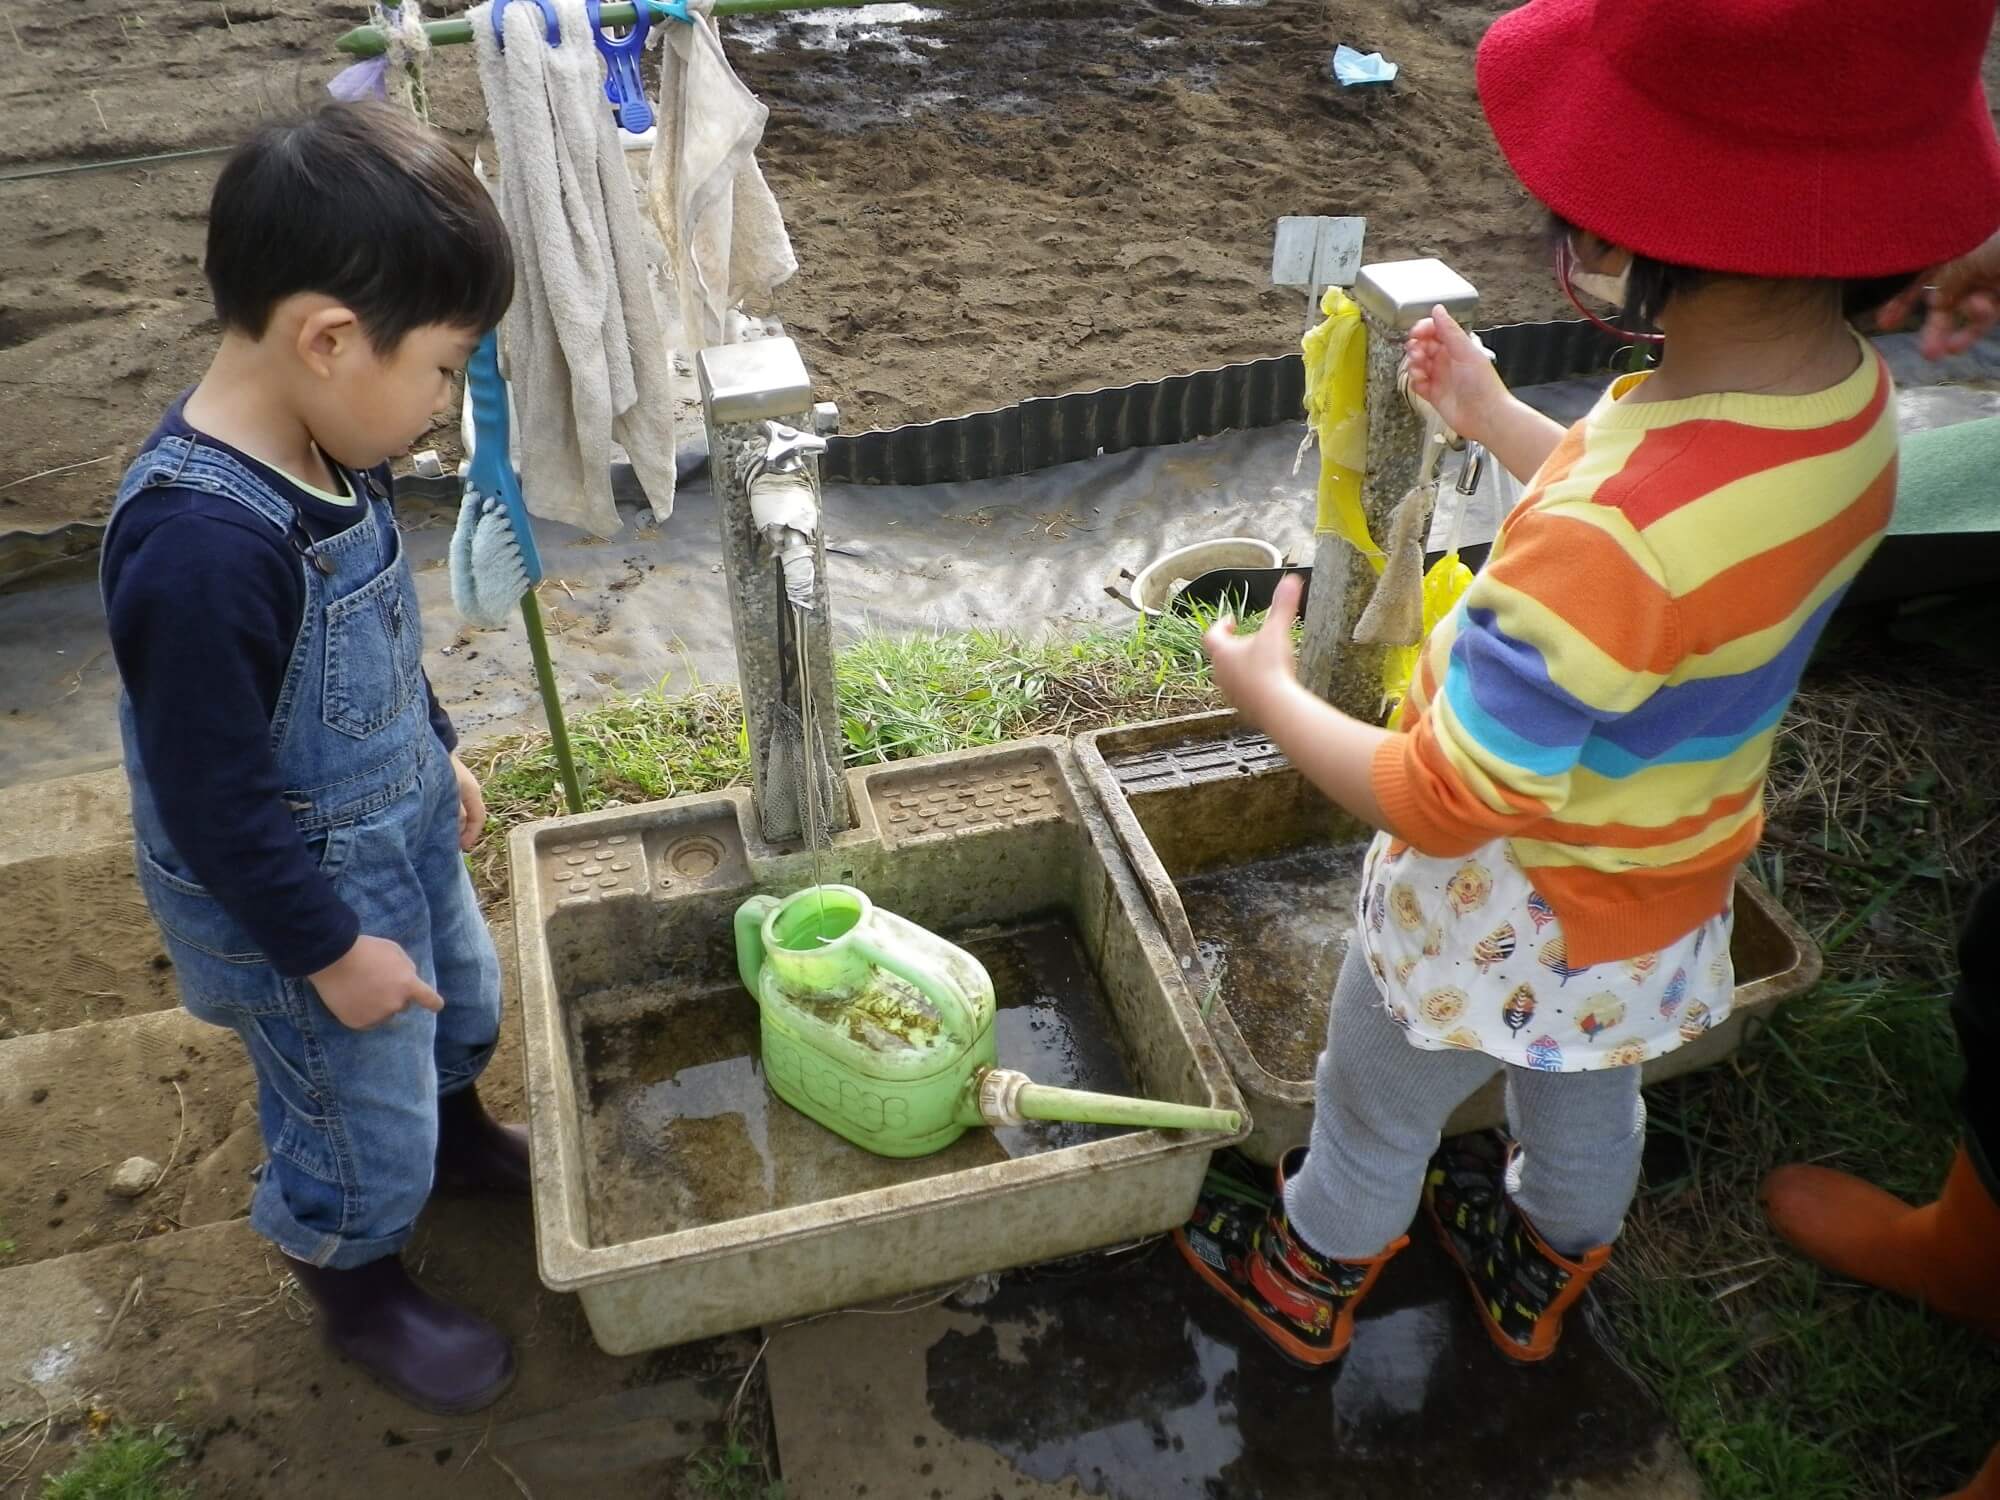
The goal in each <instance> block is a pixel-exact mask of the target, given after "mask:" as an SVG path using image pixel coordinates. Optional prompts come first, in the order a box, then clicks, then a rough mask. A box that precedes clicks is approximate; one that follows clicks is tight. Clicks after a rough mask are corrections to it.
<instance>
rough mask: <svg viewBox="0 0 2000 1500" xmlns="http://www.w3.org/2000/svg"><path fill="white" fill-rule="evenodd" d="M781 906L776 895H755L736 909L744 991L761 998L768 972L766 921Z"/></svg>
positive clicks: (738, 962) (739, 969)
mask: <svg viewBox="0 0 2000 1500" xmlns="http://www.w3.org/2000/svg"><path fill="white" fill-rule="evenodd" d="M777 905H778V900H777V898H776V897H775V896H752V897H751V898H750V899H749V900H748V901H745V902H744V903H743V904H742V905H741V906H739V907H737V908H736V972H737V973H738V974H740V975H742V976H743V988H744V989H746V990H748V991H749V992H750V993H751V995H752V996H753V997H756V998H758V999H761V998H762V997H761V995H760V994H759V990H758V987H759V982H760V980H761V977H762V975H763V972H764V919H765V918H766V917H768V916H770V915H771V912H772V911H773V910H774V909H775V908H776V907H777Z"/></svg>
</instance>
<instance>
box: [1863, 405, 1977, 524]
mask: <svg viewBox="0 0 2000 1500" xmlns="http://www.w3.org/2000/svg"><path fill="white" fill-rule="evenodd" d="M1967 532H1986V533H1992V532H2000V417H1982V418H1980V419H1979V420H1978V421H1976V422H1957V423H1954V424H1953V425H1951V426H1949V427H1933V428H1929V429H1927V430H1926V431H1923V432H1911V433H1905V434H1904V436H1903V461H1902V469H1901V472H1900V475H1899V477H1898V482H1897V485H1896V516H1895V519H1894V520H1892V521H1891V522H1890V523H1889V535H1890V536H1892V537H1900V536H1940V535H1943V534H1946V533H1950V534H1953V535H1961V534H1964V533H1967Z"/></svg>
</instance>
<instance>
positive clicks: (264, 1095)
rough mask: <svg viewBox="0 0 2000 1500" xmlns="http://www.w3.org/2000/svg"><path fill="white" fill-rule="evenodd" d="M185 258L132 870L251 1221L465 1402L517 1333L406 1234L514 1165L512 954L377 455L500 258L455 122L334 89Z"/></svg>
mask: <svg viewBox="0 0 2000 1500" xmlns="http://www.w3.org/2000/svg"><path fill="white" fill-rule="evenodd" d="M204 270H205V272H206V274H207V277H208V282H209V286H210V288H211V290H212V291H213V293H214V298H215V312H216V317H217V320H218V321H219V322H220V324H221V326H222V337H221V343H220V345H219V347H218V348H217V350H216V353H215V357H214V360H213V362H212V363H211V364H210V365H209V367H208V372H207V373H206V374H205V375H203V377H202V379H201V382H200V384H198V385H197V386H195V388H194V389H193V390H192V391H190V392H189V393H188V394H187V395H185V396H183V397H182V398H180V399H179V400H177V401H175V402H174V404H173V405H172V406H171V407H170V408H169V409H168V411H167V414H166V416H165V417H164V418H163V419H162V421H161V422H160V425H159V427H158V428H157V429H156V430H155V431H154V433H153V434H152V436H151V437H150V438H149V439H148V440H147V443H146V445H145V448H144V450H143V451H142V452H141V453H140V455H139V457H138V459H137V460H136V461H135V462H134V463H133V464H132V466H131V468H130V469H129V470H128V471H127V472H126V475H125V480H124V483H123V484H122V485H121V487H120V489H119V492H118V498H117V502H116V504H115V506H114V507H113V510H112V516H111V522H110V525H109V527H108V529H107V532H106V535H105V540H104V554H103V576H102V583H103V590H104V604H105V610H106V613H107V614H108V615H109V617H110V626H111V645H112V652H113V655H114V656H115V657H116V659H117V662H118V670H119V675H120V676H121V677H122V678H123V680H124V687H125V696H124V698H123V700H122V702H121V703H120V714H119V716H120V723H121V727H122V730H123V735H124V746H125V770H126V774H127V776H128V777H129V778H130V781H131V785H132V823H133V831H134V834H135V835H136V839H137V844H138V865H139V880H140V884H141V886H142V888H143V889H144V891H145V894H146V900H147V903H148V905H150V906H151V908H152V911H153V915H154V917H155V919H156V920H157V921H158V922H159V924H160V929H161V932H162V933H163V934H164V935H165V938H166V944H167V948H168V951H169V952H170V953H171V955H172V957H173V961H174V968H175V971H176V976H177V978H178V980H179V983H180V988H181V995H182V998H183V1001H184V1003H185V1004H186V1006H187V1008H188V1010H189V1011H190V1012H191V1013H192V1014H194V1015H196V1016H199V1017H200V1018H201V1019H203V1020H205V1021H210V1022H213V1023H214V1024H216V1025H219V1026H227V1027H229V1028H230V1029H231V1030H233V1031H235V1032H236V1033H237V1034H238V1035H239V1036H240V1037H241V1038H242V1039H243V1043H244V1046H245V1047H246V1048H247V1049H248V1051H249V1054H250V1060H251V1063H252V1065H253V1066H254V1068H255V1070H256V1074H257V1106H258V1119H259V1123H260V1125H261V1126H262V1130H263V1135H264V1144H265V1149H266V1152H267V1155H268V1158H269V1159H268V1161H267V1162H266V1164H265V1167H264V1169H263V1173H262V1176H261V1177H260V1179H259V1180H258V1183H257V1188H256V1193H255V1196H254V1198H253V1200H252V1204H251V1212H250V1222H251V1224H252V1225H253V1226H254V1227H255V1228H256V1229H257V1230H258V1232H259V1233H261V1234H263V1235H265V1236H266V1237H268V1238H269V1239H270V1240H271V1241H272V1242H273V1243H274V1244H275V1245H276V1246H277V1247H278V1249H279V1250H281V1251H282V1252H283V1253H284V1255H285V1257H286V1258H287V1260H288V1261H289V1262H290V1265H291V1269H292V1270H293V1272H294V1273H295V1274H296V1276H297V1277H298V1280H299V1283H300V1284H301V1285H302V1286H303V1287H304V1288H305V1289H306V1291H307V1292H308V1293H309V1294H310V1295H311V1297H312V1299H313V1301H314V1302H315V1303H316V1304H317V1305H318V1307H319V1309H320V1313H321V1317H322V1321H323V1325H324V1328H325V1332H326V1336H327V1339H328V1341H329V1343H331V1345H332V1346H333V1347H334V1348H335V1349H336V1350H337V1351H338V1352H340V1353H342V1354H344V1355H346V1356H347V1357H348V1358H350V1359H352V1360H354V1361H355V1362H356V1363H358V1364H359V1365H361V1366H362V1367H363V1368H364V1369H366V1370H367V1371H368V1372H369V1373H370V1374H371V1375H373V1376H375V1377H376V1378H377V1379H379V1380H380V1381H382V1382H383V1383H384V1384H385V1385H387V1386H389V1387H390V1388H391V1389H392V1390H394V1391H396V1392H397V1393H398V1394H399V1395H401V1396H402V1397H404V1398H405V1399H407V1400H409V1401H411V1402H413V1403H414V1404H416V1405H418V1406H422V1407H425V1408H427V1409H429V1410H432V1411H438V1412H450V1413H455V1412H467V1411H473V1410H477V1409H479V1408H480V1407H483V1406H486V1405H488V1404H490V1403H491V1402H493V1401H494V1400H496V1399H497V1398H498V1397H499V1396H500V1394H501V1393H502V1392H503V1391H504V1390H505V1389H506V1388H507V1385H508V1383H509V1382H510V1381H511V1380H512V1378H513V1374H514V1360H513V1353H512V1351H511V1349H510V1348H509V1346H508V1343H507V1340H506V1338H505V1337H504V1336H503V1335H502V1334H501V1333H500V1331H499V1330H498V1329H497V1328H495V1327H493V1325H492V1324H490V1323H488V1322H487V1321H485V1320H484V1319H482V1318H478V1317H475V1316H473V1315H472V1314H470V1313H467V1312H463V1311H461V1310H459V1309H457V1308H454V1307H451V1306H449V1305H447V1304H446V1303H443V1302H440V1301H438V1300H437V1299H436V1298H434V1297H432V1296H430V1295H429V1294H428V1293H426V1292H424V1291H423V1290H422V1289H421V1288H419V1287H418V1286H417V1285H416V1284H415V1283H414V1282H413V1281H412V1280H411V1279H410V1277H409V1274H408V1273H407V1272H406V1271H405V1270H404V1268H403V1265H402V1262H401V1260H400V1258H399V1254H398V1252H399V1251H400V1250H401V1249H402V1247H403V1245H404V1243H405V1242H406V1241H407V1240H408V1238H409V1235H410V1231H411V1226H412V1225H413V1224H414V1222H415V1220H416V1217H417V1214H418V1211H419V1210H420V1209H422V1208H423V1206H424V1202H425V1200H426V1199H427V1198H428V1197H429V1195H430V1192H431V1188H432V1186H433V1183H436V1184H437V1185H439V1186H444V1187H449V1188H456V1189H491V1190H498V1191H509V1192H525V1191H527V1187H528V1152H527V1140H526V1137H525V1133H523V1132H521V1131H519V1130H516V1129H510V1128H507V1127H503V1126H500V1125H497V1124H495V1123H494V1122H493V1121H492V1120H491V1119H489V1118H488V1117H487V1115H486V1113H485V1111H484V1110H483V1109H482V1108H481V1106H480V1103H479V1099H478V1096H477V1095H476V1094H475V1093H474V1091H473V1081H474V1080H475V1079H476V1078H478V1076H479V1074H480V1071H481V1070H482V1069H483V1068H484V1067H485V1066H486V1062H487V1059H488V1058H489V1057H490V1056H491V1055H492V1052H493V1046H494V1043H495V1041H496V1039H497V1037H498V1035H499V1025H500V986H499V965H498V961H497V960H496V958H495V956H494V951H493V943H492V939H491V937H490V936H489V935H488V933H487V931H486V927H485V924H484V922H483V921H482V919H481V917H480V913H479V908H478V905H477V903H476V901H475V899H474V896H473V890H472V883H471V881H470V879H469V878H468V876H467V874H466V870H465V866H464V861H463V859H462V858H461V855H460V850H461V849H470V848H471V847H472V846H473V844H474V842H475V841H476V840H477V839H478V837H479V833H480V829H481V826H482V824H483V823H484V821H485V816H486V812H485V806H484V803H483V802H482V800H481V797H480V793H479V784H478V782H477V781H476V780H475V779H474V778H473V776H472V773H471V772H469V771H468V770H466V768H465V765H464V764H463V762H461V761H460V760H459V759H458V758H457V756H456V754H454V753H453V752H454V747H455V745H456V736H455V735H454V733H453V731H452V727H451V723H450V721H449V720H448V719H447V718H446V717H445V715H444V713H443V711H442V710H441V709H440V708H439V707H438V704H437V701H436V699H435V698H434V697H433V696H432V695H431V691H430V685H429V683H428V682H427V681H426V680H425V677H424V672H423V667H422V622H421V620H420V619H419V616H418V607H417V596H416V590H415V588H414V586H413V583H412V581H411V576H410V569H409V565H408V563H407V561H406V560H405V558H404V555H403V547H402V541H401V538H400V536H399V533H398V531H397V527H396V521H395V517H394V514H393V513H392V511H391V509H390V506H389V485H390V481H389V470H388V462H387V461H388V460H389V459H390V458H391V457H393V456H395V455H396V454H399V453H402V452H404V451H405V450H406V449H407V448H408V446H409V445H410V443H411V442H412V441H414V440H415V439H416V438H417V437H419V436H421V435H422V434H423V432H424V431H425V429H426V428H427V427H428V426H429V424H430V422H431V420H432V417H433V415H434V414H435V413H438V412H443V411H446V410H450V409H452V408H453V407H454V406H455V399H454V393H453V384H454V376H455V375H456V373H457V371H458V369H459V367H460V366H462V365H463V364H464V363H465V361H466V359H467V358H468V357H469V356H470V355H471V353H472V351H473V348H474V346H475V345H476V344H477V342H478V340H479V338H480V336H481V334H482V333H483V332H484V331H485V330H487V329H489V328H492V327H493V326H494V325H495V324H496V323H498V322H499V320H500V317H501V314H502V313H503V312H505V311H506V308H507V304H508V301H509V299H510V298H511V297H512V295H513V282H514V262H513V255H512V252H511V251H510V249H509V247H508V243H507V235H506V231H505V229H504V228H503V227H502V225H501V222H500V218H499V215H498V213H497V211H496V210H495V208H494V206H493V203H492V201H491V199H490V198H489V197H488V196H487V194H486V191H485V189H484V188H483V187H481V185H480V184H479V182H478V181H477V179H475V178H474V176H473V175H472V172H471V170H470V169H469V168H468V167H467V166H466V164H465V163H464V162H463V161H461V160H460V159H459V158H458V157H457V156H456V155H455V154H454V153H453V152H452V150H451V149H450V147H448V146H447V145H446V144H445V143H444V141H443V140H441V139H440V138H439V137H437V136H436V135H434V134H432V133H431V132H430V131H429V130H427V129H425V128H424V127H423V126H421V125H419V124H418V123H417V122H416V121H414V120H412V119H410V118H408V117H407V116H405V115H403V114H400V113H398V112H397V111H394V110H392V109H390V108H388V107H387V106H386V105H349V104H342V105H331V106H328V107H327V108H325V109H323V110H321V111H320V112H319V113H317V114H316V115H313V116H312V117H310V118H309V119H306V120H305V121H303V122H302V123H299V124H295V125H288V126H279V127H272V128H269V129H266V130H263V131H261V132H259V133H258V135H257V136H256V137H255V138H254V139H252V140H251V141H250V142H249V143H248V144H246V145H245V146H243V147H242V148H241V149H240V150H238V151H237V153H236V154H235V155H234V156H233V157H231V158H230V160H229V162H228V164H227V165H226V166H225V167H224V168H223V170H222V174H221V176H220V178H219V179H218V180H217V182H216V186H215V195H214V198H213V200H212V201H211V203H210V206H209V225H208V253H207V258H206V261H205V263H204Z"/></svg>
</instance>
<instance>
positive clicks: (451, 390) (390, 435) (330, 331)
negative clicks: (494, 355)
mask: <svg viewBox="0 0 2000 1500" xmlns="http://www.w3.org/2000/svg"><path fill="white" fill-rule="evenodd" d="M342 311H344V309H342ZM349 316H350V317H351V316H352V315H351V314H349ZM479 338H480V334H479V330H478V329H476V328H458V327H453V326H452V325H450V324H445V323H426V324H423V325H422V326H420V327H417V328H413V329H411V330H410V332H409V333H407V334H405V335H404V336H403V340H402V342H401V343H399V344H398V345H397V346H396V347H395V348H394V349H393V350H391V351H390V352H389V353H387V354H381V353H378V352H377V351H376V349H375V347H374V345H372V344H371V343H369V341H368V339H367V337H366V336H365V334H363V332H362V330H361V327H360V324H359V323H358V322H350V323H348V324H346V325H344V326H342V325H338V324H335V325H332V326H327V327H323V328H321V329H320V330H319V331H318V336H317V337H316V338H315V339H314V340H313V341H312V347H311V349H310V350H309V351H308V359H307V363H308V365H309V367H310V368H311V369H312V371H313V374H314V376H315V378H314V379H312V380H310V381H308V382H307V387H308V392H307V402H308V404H309V407H310V410H309V411H308V412H307V414H306V416H307V426H308V428H309V429H310V431H311V432H312V436H313V441H314V442H316V443H317V444H318V445H319V447H320V451H321V452H323V453H325V454H326V455H327V456H328V457H329V458H332V459H333V460H334V461H335V462H337V463H341V464H345V465H346V466H347V467H349V468H351V469H369V468H373V467H374V466H375V465H376V464H379V463H384V462H386V461H388V460H389V459H392V458H396V457H398V456H400V455H401V454H404V453H407V452H408V451H409V449H410V446H411V444H413V443H415V442H416V440H417V439H418V438H420V437H422V436H423V435H424V434H425V433H426V432H427V431H429V430H430V425H431V423H432V421H433V420H434V419H435V418H437V417H439V416H443V415H446V414H449V413H452V412H455V411H456V410H457V409H458V377H459V375H460V373H461V372H462V371H463V370H464V368H465V363H466V361H467V360H469V359H470V358H471V357H472V351H473V350H474V349H476V348H477V347H478V346H479Z"/></svg>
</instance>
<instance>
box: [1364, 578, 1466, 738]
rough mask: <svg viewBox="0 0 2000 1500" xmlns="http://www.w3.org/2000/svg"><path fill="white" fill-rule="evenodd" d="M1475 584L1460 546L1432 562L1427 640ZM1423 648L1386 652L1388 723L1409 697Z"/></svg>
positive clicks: (1384, 678) (1426, 582)
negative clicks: (1463, 560)
mask: <svg viewBox="0 0 2000 1500" xmlns="http://www.w3.org/2000/svg"><path fill="white" fill-rule="evenodd" d="M1471 587H1472V569H1470V568H1468V567H1467V566H1466V565H1465V564H1464V563H1462V562H1460V561H1459V559H1458V549H1457V548H1456V547H1453V548H1452V550H1451V551H1449V552H1447V553H1445V555H1444V556H1443V557H1440V558H1439V559H1438V560H1437V561H1436V562H1434V563H1432V564H1431V565H1430V569H1429V571H1428V572H1426V573H1425V574H1424V640H1425V641H1428V640H1429V639H1430V637H1431V632H1432V631H1433V630H1435V629H1437V628H1438V624H1439V622H1440V621H1442V620H1443V619H1444V617H1445V616H1446V615H1448V614H1450V613H1451V612H1452V611H1453V610H1454V609H1456V608H1457V607H1458V601H1459V600H1461V599H1463V598H1464V597H1465V591H1466V590H1467V589H1469V588H1471ZM1423 649H1424V648H1423V646H1422V645H1421V644H1418V645H1415V646H1396V647H1392V648H1390V649H1389V650H1387V651H1384V652H1383V653H1382V702H1383V703H1384V705H1386V707H1387V708H1388V713H1387V715H1386V716H1385V722H1387V721H1389V720H1393V719H1394V718H1395V716H1396V711H1397V710H1398V709H1400V708H1401V707H1402V706H1403V700H1404V699H1405V698H1407V697H1408V696H1409V694H1410V679H1411V678H1412V677H1413V676H1415V675H1416V671H1417V659H1418V657H1419V656H1421V655H1422V654H1423Z"/></svg>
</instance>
